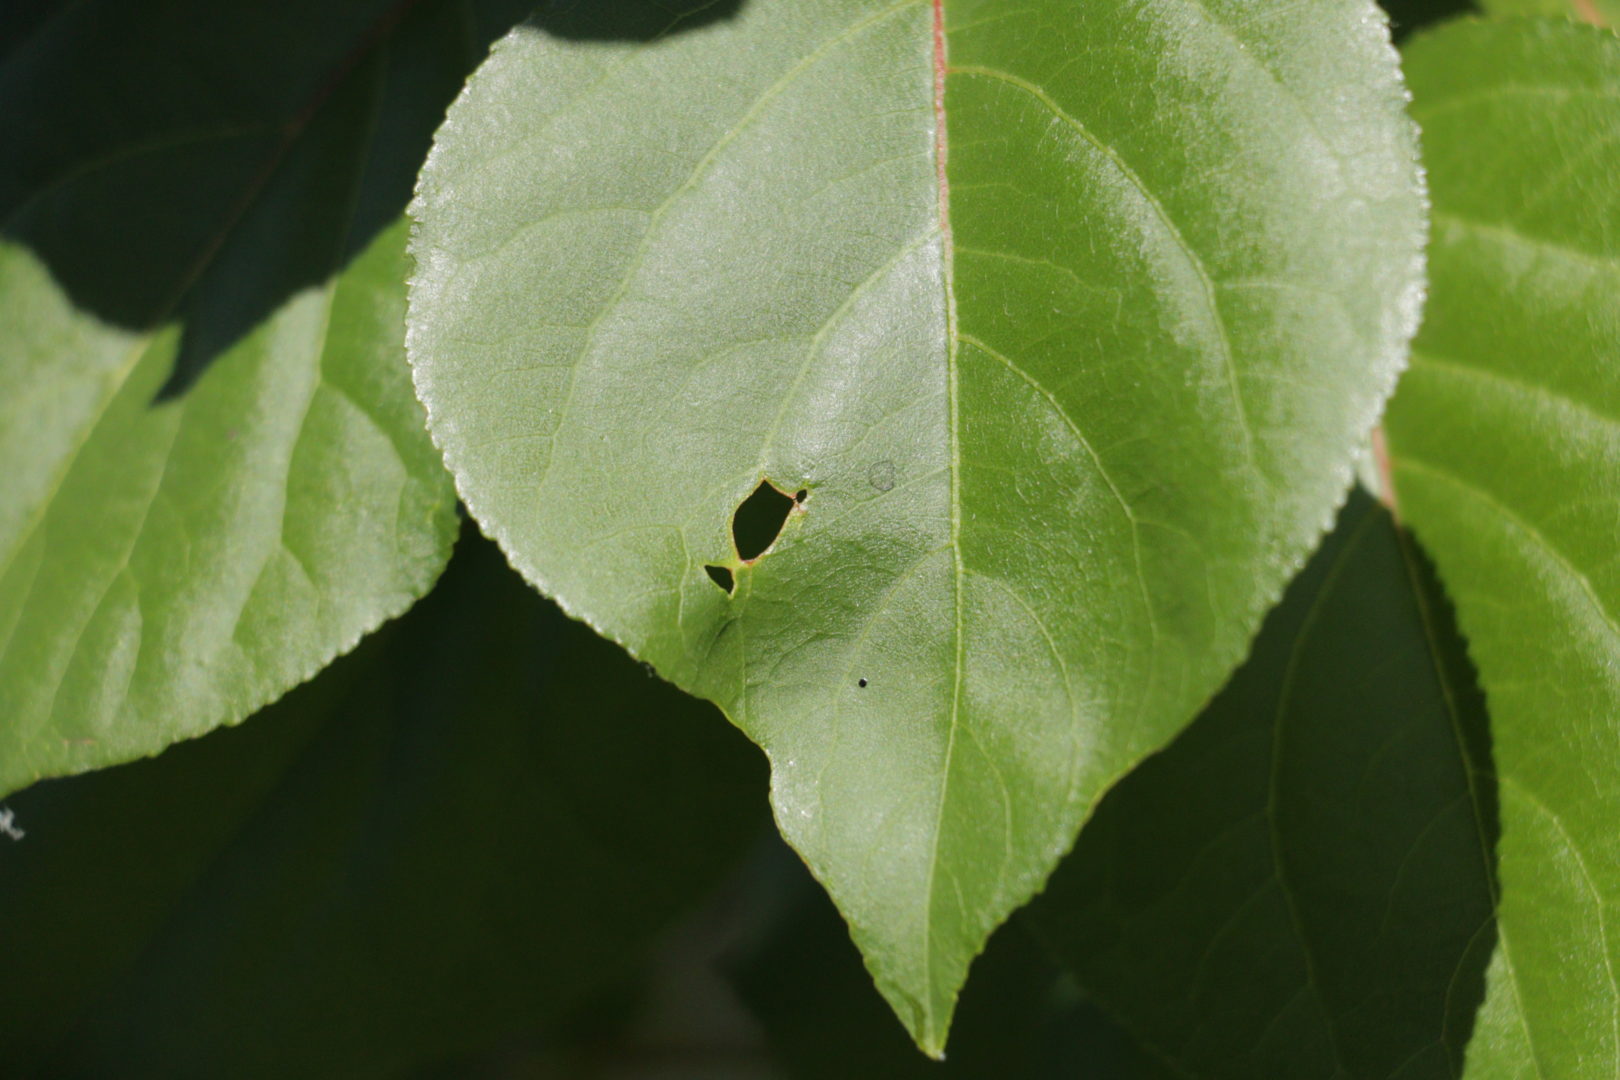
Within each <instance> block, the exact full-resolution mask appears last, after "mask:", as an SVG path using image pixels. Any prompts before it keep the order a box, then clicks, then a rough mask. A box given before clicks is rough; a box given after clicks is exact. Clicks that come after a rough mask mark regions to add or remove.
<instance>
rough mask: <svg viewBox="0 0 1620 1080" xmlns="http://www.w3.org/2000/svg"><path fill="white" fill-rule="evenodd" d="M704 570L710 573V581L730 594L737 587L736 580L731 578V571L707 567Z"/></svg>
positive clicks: (722, 567) (721, 567) (720, 567)
mask: <svg viewBox="0 0 1620 1080" xmlns="http://www.w3.org/2000/svg"><path fill="white" fill-rule="evenodd" d="M703 569H705V570H707V571H708V572H709V580H710V581H712V582H714V583H715V584H716V585H718V586H720V587H721V588H722V589H724V590H726V592H730V591H731V590H732V589H734V588H736V587H737V582H736V579H735V578H733V577H732V576H731V571H730V570H728V569H726V568H725V567H724V566H705V567H704V568H703Z"/></svg>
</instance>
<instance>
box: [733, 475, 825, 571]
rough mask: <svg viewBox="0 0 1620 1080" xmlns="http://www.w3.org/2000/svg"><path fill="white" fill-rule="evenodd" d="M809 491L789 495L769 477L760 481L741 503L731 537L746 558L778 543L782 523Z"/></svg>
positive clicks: (749, 559) (763, 552)
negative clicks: (780, 489)
mask: <svg viewBox="0 0 1620 1080" xmlns="http://www.w3.org/2000/svg"><path fill="white" fill-rule="evenodd" d="M806 494H807V492H803V491H801V492H799V494H798V495H796V496H789V495H786V494H784V493H783V492H781V491H778V490H777V489H776V487H775V486H774V485H773V484H772V483H771V482H770V481H769V480H762V481H760V484H759V487H757V488H755V489H754V493H753V494H752V495H750V496H748V498H746V499H744V500H743V504H742V505H741V506H739V507H737V513H736V515H735V516H733V517H732V519H731V539H732V540H733V541H734V542H735V543H736V545H737V554H738V555H739V556H740V557H741V558H742V560H743V562H753V561H754V560H755V559H757V558H759V557H760V556H761V555H763V554H765V552H766V551H767V550H768V549H769V548H770V546H771V545H772V544H774V543H776V538H777V537H778V536H780V535H781V533H782V524H783V523H784V522H786V521H787V516H788V513H789V512H790V511H791V510H792V509H793V508H794V507H795V506H797V505H798V504H799V503H800V502H801V501H802V500H803V499H804V497H805V495H806Z"/></svg>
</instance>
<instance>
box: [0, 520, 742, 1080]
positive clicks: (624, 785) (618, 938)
mask: <svg viewBox="0 0 1620 1080" xmlns="http://www.w3.org/2000/svg"><path fill="white" fill-rule="evenodd" d="M761 772H762V771H761V770H760V768H759V764H758V762H757V755H756V754H755V752H754V751H753V750H752V748H750V747H749V746H747V745H746V744H745V743H744V742H743V740H742V739H741V738H740V737H739V736H738V735H737V734H736V733H735V732H732V731H730V730H729V729H728V728H727V727H726V726H725V724H724V722H723V720H722V719H721V718H720V717H719V716H717V715H716V714H715V712H714V710H713V709H712V708H710V707H708V706H705V705H701V704H700V703H698V702H695V701H692V700H691V699H690V698H687V697H685V696H684V695H682V694H680V693H678V692H677V691H675V690H674V689H673V688H671V687H669V686H668V685H666V684H664V683H661V682H659V681H658V680H657V679H653V678H650V677H648V675H646V674H645V673H644V672H643V671H641V670H640V669H639V668H638V667H637V666H636V665H635V664H634V663H633V662H632V661H631V660H630V659H629V658H628V657H626V656H624V655H623V653H622V652H620V651H619V650H617V649H615V648H614V647H613V646H611V645H609V644H608V643H606V642H603V641H600V640H599V639H597V638H596V637H595V636H594V635H592V634H591V633H590V632H589V631H587V630H585V629H584V628H583V627H579V626H577V625H574V624H572V623H570V622H569V621H568V620H567V619H565V618H563V617H562V616H561V615H560V614H559V613H558V612H557V611H556V610H555V608H553V607H552V606H551V605H549V604H547V603H545V602H544V601H542V600H541V599H540V598H538V597H536V596H535V595H534V594H533V592H532V591H531V590H529V589H528V588H527V587H526V586H524V585H523V583H522V582H521V581H520V580H518V579H517V577H516V576H515V575H513V574H512V573H511V572H510V571H509V570H508V569H507V568H506V567H505V566H504V565H503V563H502V561H501V559H500V556H499V554H498V553H496V552H495V551H494V550H493V549H492V547H491V546H490V545H488V544H486V543H483V542H481V541H478V540H476V539H469V540H468V541H466V543H465V550H464V551H462V552H461V553H460V554H458V555H457V557H456V560H455V563H454V564H453V565H452V567H451V569H450V571H449V572H448V573H447V574H446V576H445V580H444V582H443V584H442V585H441V586H440V588H439V589H436V590H435V591H434V594H433V596H432V597H430V598H429V599H428V600H427V601H425V602H424V603H423V604H422V605H421V607H420V608H419V609H418V610H417V611H415V612H413V613H412V614H411V615H410V616H409V617H408V618H407V619H406V620H404V621H403V622H402V623H401V624H400V625H399V626H397V627H390V628H388V629H387V630H385V631H383V633H382V634H381V635H380V636H379V638H378V639H376V640H373V641H370V642H368V643H367V644H366V645H365V646H364V647H362V649H361V650H360V651H359V652H358V653H357V654H356V655H355V656H353V657H350V658H348V659H345V660H343V661H341V662H339V663H338V664H337V665H336V666H334V667H333V669H332V670H331V671H329V672H327V673H326V674H324V675H322V676H321V677H320V678H319V679H317V680H315V682H313V683H312V684H310V685H309V686H307V687H304V688H302V689H300V690H298V691H297V692H296V693H294V694H292V695H291V696H289V697H288V698H287V699H286V700H285V701H283V702H280V703H278V704H277V705H276V706H274V707H273V708H271V709H269V710H267V711H265V712H264V713H262V714H260V715H258V716H255V717H254V718H253V719H252V721H251V722H250V723H248V724H247V725H245V726H244V727H243V728H242V729H240V730H237V731H228V732H220V733H218V734H215V735H213V736H210V737H208V738H206V739H202V740H200V741H198V742H196V743H193V744H188V745H185V746H180V747H176V748H174V749H173V750H171V751H170V752H168V753H167V754H164V755H163V756H162V757H161V758H159V759H157V760H155V761H145V762H139V763H136V764H133V765H128V766H125V767H122V768H118V769H113V770H109V771H105V772H101V773H97V774H94V775H91V776H85V777H75V778H71V779H64V780H56V781H51V782H48V783H45V784H41V785H38V786H36V787H34V788H32V789H31V790H29V791H28V792H25V793H23V794H22V795H21V796H19V797H17V798H16V799H13V800H11V802H10V803H9V806H10V807H11V808H12V809H13V810H14V811H15V813H16V820H17V823H18V826H17V827H19V828H20V829H22V830H23V831H24V833H25V835H24V837H23V838H22V839H21V840H20V841H16V842H15V843H14V842H13V841H11V840H9V839H7V838H5V837H3V836H0V844H4V845H5V846H4V848H3V849H0V908H3V909H4V911H5V918H4V920H0V951H3V952H4V955H5V957H6V979H5V980H4V985H3V988H0V1072H4V1073H5V1075H7V1076H38V1075H50V1076H119V1077H145V1076H150V1077H163V1078H168V1077H174V1076H210V1077H212V1076H219V1077H225V1076H229V1077H291V1076H297V1077H342V1078H345V1080H348V1078H354V1077H373V1076H374V1077H384V1076H403V1075H421V1070H422V1069H424V1068H426V1067H429V1066H435V1065H438V1064H439V1063H440V1061H441V1060H442V1059H443V1058H445V1057H446V1056H449V1055H454V1054H459V1053H473V1052H480V1053H482V1052H487V1051H488V1050H489V1049H490V1047H491V1046H492V1045H498V1044H500V1043H501V1042H502V1041H504V1040H508V1039H511V1038H514V1037H528V1038H532V1037H534V1036H535V1035H536V1034H537V1033H539V1032H540V1031H541V1030H543V1028H544V1027H545V1025H546V1024H547V1023H548V1022H550V1021H554V1020H555V1019H556V1018H557V1014H558V1012H559V1010H561V1009H562V1008H563V1007H565V1006H567V1005H569V1004H571V1003H574V1002H577V1001H578V1000H579V999H580V998H581V997H582V996H583V995H584V994H585V993H586V992H587V991H589V990H590V989H592V988H594V987H597V986H599V985H600V984H601V983H602V981H603V980H604V979H606V978H609V977H611V976H613V975H614V974H615V973H616V972H618V971H619V970H620V969H621V968H622V966H623V965H624V963H625V962H626V961H628V960H631V959H633V958H635V957H636V956H637V954H638V952H639V950H640V949H641V948H642V947H644V946H645V945H646V943H647V942H648V940H649V939H650V938H651V936H652V935H653V933H654V932H655V931H657V930H658V929H660V928H661V927H662V926H663V925H664V924H665V923H666V922H668V921H669V919H670V917H671V915H672V914H674V913H675V912H677V911H679V910H680V909H681V908H682V907H683V906H684V905H689V904H692V903H693V902H695V901H696V900H697V899H698V898H700V897H701V896H703V894H704V893H705V892H706V891H707V890H708V889H709V888H710V887H712V885H713V884H714V882H715V880H716V878H717V877H718V875H719V874H720V872H721V871H723V870H724V868H726V867H727V866H728V865H729V863H730V862H731V861H733V860H734V859H735V858H736V857H737V855H738V854H739V850H740V849H741V848H742V847H744V846H745V845H747V844H749V843H751V842H752V841H753V840H754V839H755V838H756V837H758V836H759V835H760V831H761V830H762V829H764V828H767V827H768V822H767V820H766V818H765V815H764V812H763V807H762V806H760V805H759V801H758V800H759V796H760V793H761V791H762V789H763V787H764V778H763V776H762V774H761ZM455 1075H463V1073H461V1072H459V1071H458V1072H455Z"/></svg>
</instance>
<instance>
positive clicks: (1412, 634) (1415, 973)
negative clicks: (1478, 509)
mask: <svg viewBox="0 0 1620 1080" xmlns="http://www.w3.org/2000/svg"><path fill="white" fill-rule="evenodd" d="M1487 738H1488V736H1487V733H1486V719H1485V714H1484V708H1483V701H1482V699H1481V698H1480V695H1479V691H1478V689H1477V687H1476V686H1475V684H1474V681H1473V678H1472V672H1471V671H1470V670H1469V669H1468V666H1467V659H1466V657H1465V656H1464V653H1463V645H1462V642H1461V640H1460V639H1459V638H1458V637H1457V633H1456V629H1455V625H1454V623H1453V622H1452V619H1451V614H1450V611H1449V608H1448V607H1447V605H1446V603H1445V601H1444V599H1443V598H1442V597H1441V596H1440V595H1439V591H1438V588H1437V587H1436V585H1435V584H1434V582H1433V578H1432V574H1431V572H1430V570H1429V568H1428V566H1427V564H1426V563H1425V562H1424V561H1423V560H1422V558H1421V556H1419V555H1418V554H1417V553H1416V552H1415V551H1414V550H1413V549H1412V546H1411V544H1410V541H1409V540H1407V539H1406V538H1405V537H1404V536H1402V535H1401V534H1400V533H1399V532H1398V531H1397V529H1396V527H1395V526H1394V524H1393V523H1392V521H1391V519H1390V516H1389V514H1388V513H1387V512H1385V511H1384V510H1382V509H1381V508H1379V507H1377V506H1376V505H1375V504H1373V502H1372V500H1371V499H1369V498H1367V497H1366V496H1365V495H1360V496H1357V497H1356V499H1355V500H1353V502H1352V504H1351V505H1350V507H1348V508H1347V509H1346V511H1345V513H1344V515H1343V517H1342V519H1341V522H1340V525H1339V528H1338V530H1337V531H1336V532H1335V533H1334V534H1333V535H1332V536H1331V537H1330V538H1329V540H1328V541H1327V543H1326V544H1324V545H1323V548H1322V550H1321V551H1320V552H1319V553H1318V554H1317V556H1316V558H1315V559H1314V560H1313V561H1312V563H1311V564H1310V566H1309V567H1307V569H1306V570H1305V572H1304V573H1303V574H1301V575H1300V577H1299V578H1298V579H1297V580H1296V581H1295V582H1294V584H1293V586H1292V587H1291V588H1290V589H1289V592H1288V595H1287V596H1286V597H1285V598H1284V600H1283V602H1282V604H1281V605H1280V606H1279V607H1278V608H1277V609H1276V611H1274V612H1273V613H1272V615H1271V616H1270V618H1269V619H1268V620H1267V622H1266V626H1265V629H1264V630H1263V631H1262V632H1261V635H1260V638H1259V640H1258V641H1257V642H1256V644H1255V649H1254V653H1253V655H1252V656H1251V657H1250V658H1249V660H1248V662H1247V663H1246V664H1245V665H1244V666H1243V667H1242V668H1240V669H1239V670H1238V673H1237V675H1236V676H1234V678H1233V680H1232V682H1231V684H1230V685H1228V686H1227V688H1226V689H1225V690H1223V691H1222V692H1221V694H1220V696H1219V697H1217V698H1216V699H1215V701H1214V702H1213V703H1212V704H1211V705H1210V707H1209V709H1208V710H1206V711H1205V713H1204V714H1203V715H1202V716H1201V717H1200V718H1199V719H1198V721H1197V722H1196V723H1194V724H1193V725H1192V726H1191V727H1190V728H1188V729H1187V731H1186V732H1184V733H1183V734H1182V736H1181V737H1180V738H1179V739H1178V740H1177V741H1176V742H1175V743H1173V744H1172V745H1171V746H1170V747H1169V748H1168V749H1167V750H1165V751H1164V753H1162V754H1160V755H1159V756H1158V757H1155V758H1153V759H1152V760H1150V761H1148V762H1147V763H1146V764H1144V765H1143V766H1142V767H1141V768H1140V769H1138V770H1137V771H1136V772H1135V773H1133V774H1132V775H1131V776H1129V777H1127V778H1126V779H1125V781H1124V782H1122V783H1121V784H1120V785H1119V787H1118V788H1117V789H1116V790H1115V791H1113V792H1111V793H1110V794H1109V796H1108V798H1106V799H1105V800H1103V803H1102V805H1101V806H1100V807H1099V808H1098V811H1097V815H1096V817H1095V818H1094V819H1093V820H1092V822H1091V823H1090V824H1089V825H1088V826H1087V827H1086V830H1085V832H1084V833H1082V834H1081V837H1080V842H1079V843H1078V844H1077V845H1076V847H1075V850H1074V852H1073V854H1072V855H1071V856H1070V857H1069V858H1068V860H1067V861H1065V862H1064V864H1063V866H1062V867H1061V868H1060V869H1059V870H1058V872H1057V873H1056V874H1054V875H1053V877H1052V881H1051V884H1050V885H1049V887H1048V889H1047V892H1046V894H1045V895H1044V896H1043V897H1041V899H1040V900H1038V901H1036V903H1035V905H1034V906H1033V908H1032V909H1031V913H1032V915H1033V916H1034V917H1035V919H1036V921H1037V924H1038V925H1039V926H1040V927H1041V928H1042V929H1043V931H1044V933H1045V936H1046V937H1047V938H1048V940H1049V941H1050V942H1051V943H1052V944H1053V946H1054V947H1055V948H1056V950H1057V952H1058V954H1059V955H1061V956H1062V957H1063V958H1064V959H1065V960H1066V961H1067V962H1068V963H1069V964H1070V965H1071V967H1072V970H1073V971H1074V972H1075V974H1076V976H1077V977H1078V978H1079V979H1080V981H1081V983H1082V984H1083V985H1084V986H1085V987H1086V988H1087V989H1088V990H1090V991H1091V992H1093V993H1094V994H1096V995H1097V996H1098V998H1099V999H1100V1000H1101V1001H1102V1002H1103V1003H1104V1004H1105V1005H1107V1006H1108V1007H1109V1008H1110V1009H1111V1010H1113V1011H1114V1012H1115V1013H1116V1014H1117V1015H1118V1016H1120V1017H1121V1018H1122V1019H1123V1020H1124V1021H1125V1022H1126V1023H1127V1025H1128V1026H1129V1027H1131V1028H1132V1029H1133V1030H1135V1031H1136V1032H1137V1033H1138V1034H1139V1036H1140V1037H1141V1038H1142V1039H1143V1040H1144V1041H1146V1042H1147V1043H1149V1044H1150V1045H1152V1046H1154V1047H1155V1048H1157V1049H1158V1051H1159V1052H1160V1053H1161V1054H1162V1055H1163V1056H1164V1057H1165V1058H1166V1059H1168V1060H1169V1061H1171V1062H1173V1063H1174V1065H1175V1066H1176V1069H1177V1071H1178V1072H1179V1073H1181V1074H1182V1075H1184V1076H1190V1077H1210V1078H1215V1077H1221V1078H1228V1077H1229V1078H1232V1080H1249V1078H1252V1077H1267V1078H1277V1080H1292V1078H1308V1077H1320V1078H1326V1077H1343V1078H1352V1077H1353V1078H1366V1080H1386V1078H1396V1077H1399V1078H1401V1080H1419V1078H1427V1077H1454V1076H1459V1075H1461V1062H1462V1060H1463V1056H1464V1053H1465V1050H1466V1047H1467V1044H1468V1036H1469V1032H1470V1029H1471V1027H1472V1025H1473V1014H1474V1010H1475V1007H1476V1006H1477V1005H1478V1004H1479V1002H1480V1000H1481V998H1482V996H1483V994H1484V985H1485V968H1486V963H1487V961H1488V960H1489V958H1490V951H1491V946H1492V944H1493V942H1494V940H1495V933H1494V925H1493V923H1492V914H1493V910H1494V901H1493V897H1494V893H1493V889H1494V880H1493V877H1492V872H1493V866H1494V863H1493V859H1494V850H1493V845H1494V843H1495V841H1496V820H1497V818H1496V802H1495V798H1496V796H1495V788H1494V785H1492V784H1491V783H1490V781H1489V769H1490V760H1489V753H1490V751H1489V746H1488V743H1487Z"/></svg>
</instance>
